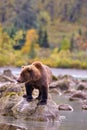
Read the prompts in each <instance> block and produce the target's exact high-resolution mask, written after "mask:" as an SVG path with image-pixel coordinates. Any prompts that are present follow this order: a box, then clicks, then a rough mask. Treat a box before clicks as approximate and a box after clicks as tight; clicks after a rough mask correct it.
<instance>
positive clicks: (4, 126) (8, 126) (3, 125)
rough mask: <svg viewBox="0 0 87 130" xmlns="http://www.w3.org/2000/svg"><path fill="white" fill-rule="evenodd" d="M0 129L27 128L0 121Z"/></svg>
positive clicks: (16, 129) (17, 129)
mask: <svg viewBox="0 0 87 130" xmlns="http://www.w3.org/2000/svg"><path fill="white" fill-rule="evenodd" d="M0 130H27V129H25V128H21V127H19V126H16V125H12V124H9V123H0Z"/></svg>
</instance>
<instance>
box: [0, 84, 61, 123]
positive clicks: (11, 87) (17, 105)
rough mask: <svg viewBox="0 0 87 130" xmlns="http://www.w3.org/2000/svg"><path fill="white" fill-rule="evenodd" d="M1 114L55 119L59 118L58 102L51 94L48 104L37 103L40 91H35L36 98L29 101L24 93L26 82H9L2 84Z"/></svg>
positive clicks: (42, 119) (37, 119) (45, 119)
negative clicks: (24, 96)
mask: <svg viewBox="0 0 87 130" xmlns="http://www.w3.org/2000/svg"><path fill="white" fill-rule="evenodd" d="M0 89H1V98H0V114H1V115H5V116H14V117H15V118H19V119H20V118H21V119H24V120H27V119H28V120H35V121H54V120H59V111H58V107H57V104H56V103H55V102H54V101H53V100H52V98H51V96H49V99H48V102H47V104H46V105H37V103H38V100H36V97H37V94H38V91H34V92H33V97H34V100H33V101H32V102H27V101H26V99H25V98H23V97H22V95H23V94H24V93H25V88H24V84H15V83H8V84H7V85H6V84H4V85H2V86H1V88H0ZM49 95H50V94H49Z"/></svg>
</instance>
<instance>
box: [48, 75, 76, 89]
mask: <svg viewBox="0 0 87 130" xmlns="http://www.w3.org/2000/svg"><path fill="white" fill-rule="evenodd" d="M77 83H78V80H76V79H75V78H74V77H72V76H69V75H65V76H59V77H58V80H57V81H53V82H52V83H51V84H50V89H54V88H57V89H59V90H61V91H67V90H70V89H73V88H75V86H76V84H77Z"/></svg>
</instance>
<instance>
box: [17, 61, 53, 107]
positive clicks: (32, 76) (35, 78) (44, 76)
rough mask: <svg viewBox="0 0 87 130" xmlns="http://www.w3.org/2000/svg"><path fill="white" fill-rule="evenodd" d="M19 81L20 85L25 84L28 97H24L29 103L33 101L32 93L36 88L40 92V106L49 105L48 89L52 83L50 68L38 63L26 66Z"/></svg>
mask: <svg viewBox="0 0 87 130" xmlns="http://www.w3.org/2000/svg"><path fill="white" fill-rule="evenodd" d="M17 81H18V82H20V83H23V82H25V88H26V95H24V97H26V99H27V101H32V99H33V97H32V91H33V89H34V88H35V89H38V90H39V95H38V97H37V99H38V100H39V103H38V105H44V104H46V103H47V99H48V88H49V84H50V83H51V81H52V73H51V70H50V68H49V67H48V66H46V65H44V64H42V63H41V62H38V61H37V62H34V63H32V64H31V65H27V66H24V67H23V68H22V71H21V73H20V76H19V78H18V80H17Z"/></svg>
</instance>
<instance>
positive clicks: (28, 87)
mask: <svg viewBox="0 0 87 130" xmlns="http://www.w3.org/2000/svg"><path fill="white" fill-rule="evenodd" d="M25 88H26V95H23V97H25V98H26V99H27V101H32V100H33V97H32V91H33V86H32V85H31V84H29V83H26V84H25Z"/></svg>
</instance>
